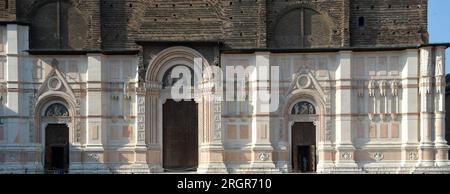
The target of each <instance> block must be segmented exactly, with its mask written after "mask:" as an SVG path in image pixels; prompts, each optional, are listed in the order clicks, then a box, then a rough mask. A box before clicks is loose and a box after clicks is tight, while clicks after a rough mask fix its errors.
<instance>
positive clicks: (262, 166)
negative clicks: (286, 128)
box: [249, 52, 275, 172]
mask: <svg viewBox="0 0 450 194" xmlns="http://www.w3.org/2000/svg"><path fill="white" fill-rule="evenodd" d="M255 67H256V68H255V72H254V73H253V74H251V75H250V77H249V81H250V89H249V90H250V98H252V101H251V103H252V106H253V107H254V108H253V113H252V115H253V116H252V126H251V129H252V133H251V134H252V158H251V159H252V161H251V168H252V169H251V170H252V171H261V172H268V171H274V170H275V164H274V162H273V160H272V156H273V147H272V143H271V140H270V108H269V105H268V102H267V100H268V99H264V98H266V97H267V94H270V72H271V71H270V53H268V52H257V53H255Z"/></svg>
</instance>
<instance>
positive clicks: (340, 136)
mask: <svg viewBox="0 0 450 194" xmlns="http://www.w3.org/2000/svg"><path fill="white" fill-rule="evenodd" d="M351 58H352V53H351V52H350V51H341V52H340V53H339V67H338V69H337V70H336V167H338V168H342V170H343V171H355V170H356V168H357V167H358V165H357V164H356V163H355V160H354V156H355V147H354V146H353V143H352V117H351V114H352V101H351V99H352V91H351V87H352V82H351V72H352V68H351Z"/></svg>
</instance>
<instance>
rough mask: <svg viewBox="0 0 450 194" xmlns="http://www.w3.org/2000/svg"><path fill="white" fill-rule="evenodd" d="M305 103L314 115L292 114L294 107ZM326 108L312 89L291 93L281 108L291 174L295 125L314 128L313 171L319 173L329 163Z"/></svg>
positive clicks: (283, 135)
mask: <svg viewBox="0 0 450 194" xmlns="http://www.w3.org/2000/svg"><path fill="white" fill-rule="evenodd" d="M302 102H306V103H308V104H311V105H312V106H313V107H314V114H292V111H293V110H294V109H295V106H296V105H297V104H299V103H302ZM326 107H327V106H326V105H325V103H324V101H323V99H322V98H321V97H320V95H319V92H318V91H316V90H312V89H296V90H293V91H292V92H291V94H290V95H288V96H287V98H286V103H285V106H284V107H283V114H284V116H283V117H284V118H285V119H284V123H283V126H284V129H283V134H282V139H284V141H286V142H287V146H288V158H287V159H288V164H289V165H288V170H289V171H291V172H292V170H293V169H294V168H293V167H294V166H293V164H292V163H293V151H294V149H293V146H292V145H293V144H292V137H293V136H292V130H293V128H294V127H297V126H295V125H296V123H299V124H302V123H303V124H305V123H309V124H311V125H310V126H313V127H314V134H313V135H314V138H315V140H314V141H313V142H314V144H315V145H314V146H315V158H316V159H315V164H316V165H315V171H314V172H320V171H321V169H322V168H323V166H324V164H328V163H331V160H332V158H331V155H330V154H329V153H332V152H330V150H332V148H331V142H330V138H329V137H327V135H328V133H330V132H329V131H328V129H327V128H329V127H328V123H329V121H328V120H329V118H327V116H326V112H327V108H326Z"/></svg>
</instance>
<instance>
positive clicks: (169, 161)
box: [161, 61, 199, 172]
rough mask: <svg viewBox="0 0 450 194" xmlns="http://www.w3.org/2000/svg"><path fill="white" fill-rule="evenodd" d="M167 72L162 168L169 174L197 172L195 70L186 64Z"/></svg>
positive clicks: (177, 63) (163, 95)
mask: <svg viewBox="0 0 450 194" xmlns="http://www.w3.org/2000/svg"><path fill="white" fill-rule="evenodd" d="M166 68H167V70H165V73H164V75H163V77H162V90H161V99H162V151H163V152H162V155H163V156H162V159H163V160H162V167H163V169H164V171H166V172H186V171H196V170H197V166H198V147H199V144H198V104H197V103H196V102H195V100H194V95H195V93H194V91H195V90H194V86H195V85H196V84H197V83H195V82H196V79H194V78H195V75H194V70H193V68H192V65H191V63H189V62H186V61H172V62H170V63H168V64H167V66H166ZM179 90H182V91H179ZM183 91H184V92H183ZM176 93H177V94H176ZM175 95H176V96H175ZM180 98H181V99H180Z"/></svg>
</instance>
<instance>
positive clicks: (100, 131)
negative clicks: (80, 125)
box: [82, 53, 108, 173]
mask: <svg viewBox="0 0 450 194" xmlns="http://www.w3.org/2000/svg"><path fill="white" fill-rule="evenodd" d="M102 58H103V56H102V54H100V53H90V54H88V55H87V75H86V82H87V86H86V90H87V95H86V117H87V118H86V131H85V132H86V136H85V137H86V139H85V142H86V145H85V149H84V154H83V157H82V158H83V163H84V170H85V171H86V172H91V173H92V172H99V173H101V172H103V171H106V166H105V161H106V158H105V154H104V153H105V152H104V151H105V150H104V149H103V144H104V143H106V137H107V135H106V125H104V121H103V119H102V116H104V113H105V111H104V110H103V108H106V107H108V106H107V105H106V103H105V102H106V101H104V99H103V97H104V94H103V93H102V84H103V80H104V79H103V77H105V76H106V75H104V74H103V72H104V71H105V68H104V67H103V66H104V64H103V63H102ZM106 172H108V171H106Z"/></svg>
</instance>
